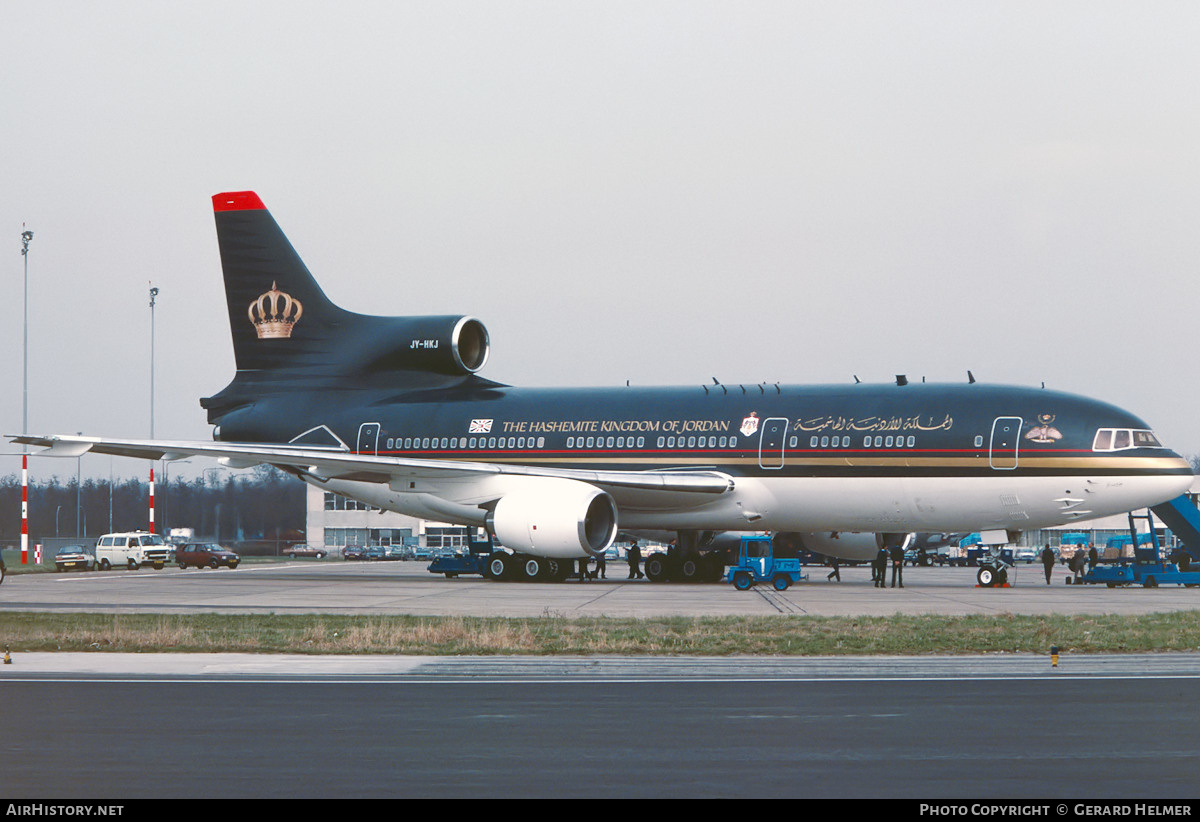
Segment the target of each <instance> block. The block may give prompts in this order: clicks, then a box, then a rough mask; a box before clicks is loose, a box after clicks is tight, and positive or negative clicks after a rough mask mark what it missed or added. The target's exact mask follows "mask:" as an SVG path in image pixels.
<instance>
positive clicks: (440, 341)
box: [348, 317, 490, 376]
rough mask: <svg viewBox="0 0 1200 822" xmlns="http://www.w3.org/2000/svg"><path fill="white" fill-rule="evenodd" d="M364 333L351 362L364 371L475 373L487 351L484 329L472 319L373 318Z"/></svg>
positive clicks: (352, 347)
mask: <svg viewBox="0 0 1200 822" xmlns="http://www.w3.org/2000/svg"><path fill="white" fill-rule="evenodd" d="M363 333H364V334H365V335H366V341H365V343H364V345H363V347H362V348H361V349H358V350H355V351H354V356H353V359H354V361H355V362H356V363H358V364H359V366H360V367H361V368H363V370H365V371H367V372H373V371H397V370H399V371H424V372H428V373H434V374H446V375H451V376H453V375H462V374H474V373H475V372H476V371H478V370H479V369H480V368H483V364H484V363H485V362H487V358H488V352H489V351H490V343H489V339H488V332H487V329H486V328H484V325H483V323H481V322H480V321H479V320H477V319H475V318H474V317H372V318H369V321H367V322H365V323H364V325H363ZM348 348H349V349H351V350H354V349H355V348H356V346H353V345H350V346H348Z"/></svg>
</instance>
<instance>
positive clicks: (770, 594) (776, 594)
mask: <svg viewBox="0 0 1200 822" xmlns="http://www.w3.org/2000/svg"><path fill="white" fill-rule="evenodd" d="M754 593H756V594H758V595H759V596H760V597H762V598H763V599H764V600H765V601H766V603H767V604H768V605H770V606H771V607H772V608H774V609H775V610H776V611H778V612H779V613H781V614H807V613H808V611H806V610H805V609H804V608H802V607H801V606H800V605H798V604H796V603H795V602H793V601H792V600H790V599H788V598H787V597H786V596H784V595H783V593H782V592H781V591H776V590H775V589H773V588H768V587H765V586H762V585H756V586H755V587H754Z"/></svg>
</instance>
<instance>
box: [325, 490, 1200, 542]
mask: <svg viewBox="0 0 1200 822" xmlns="http://www.w3.org/2000/svg"><path fill="white" fill-rule="evenodd" d="M531 481H532V482H536V479H531V478H528V477H486V478H477V479H454V480H447V481H444V482H438V483H424V484H422V485H421V487H419V488H410V489H406V490H401V491H397V490H395V489H393V488H390V487H389V486H387V485H381V484H373V483H365V482H353V481H346V480H326V481H322V482H317V484H318V485H320V487H322V488H324V489H326V490H330V491H334V492H336V493H339V494H343V495H345V496H348V497H353V498H355V499H358V500H362V501H364V502H367V503H369V504H371V505H374V506H376V507H378V508H382V509H385V510H390V511H398V512H400V513H403V514H407V515H409V516H414V517H420V518H424V519H431V520H435V521H439V522H450V523H458V524H463V525H476V526H482V525H483V524H484V522H485V518H486V511H485V510H484V509H483V508H481V507H480V506H481V505H484V504H486V503H487V502H488V501H490V500H495V499H497V498H499V497H500V496H503V495H504V494H505V493H509V492H511V491H512V490H515V489H516V488H517V487H519V486H522V485H525V484H527V483H529V482H531ZM1190 483H1191V477H1189V476H1180V475H1159V476H1145V475H1141V476H1134V475H1131V476H1112V475H1103V476H1093V477H1086V476H1071V477H1063V476H1057V477H1055V476H1048V477H1047V476H1043V477H1037V476H1016V475H1012V476H1004V475H999V476H987V477H853V478H851V477H831V478H807V477H779V478H771V477H765V478H759V477H739V478H735V480H734V487H733V490H731V491H729V492H727V493H724V494H720V495H716V496H710V495H703V494H672V495H669V496H668V495H665V494H663V495H654V494H647V493H644V492H643V493H638V494H633V493H622V492H620V491H614V493H613V496H614V499H615V501H616V503H617V510H618V517H619V525H620V527H621V528H622V529H626V530H631V531H636V530H661V531H688V530H695V531H797V532H850V533H907V532H938V531H950V532H953V531H981V530H993V529H1007V530H1010V531H1025V530H1036V529H1040V528H1049V527H1054V526H1060V525H1070V524H1072V523H1076V522H1083V521H1086V520H1089V519H1095V518H1098V517H1104V516H1110V515H1113V514H1121V513H1125V512H1127V511H1132V510H1138V509H1141V508H1146V507H1148V506H1151V505H1157V504H1159V503H1161V502H1163V501H1165V500H1168V499H1173V498H1174V497H1177V496H1179V495H1180V494H1182V493H1183V492H1184V491H1186V490H1187V488H1188V486H1189V485H1190ZM864 550H865V549H864ZM870 555H871V556H873V551H872V553H871V554H870ZM847 558H849V557H847ZM863 558H867V557H866V556H864V557H863Z"/></svg>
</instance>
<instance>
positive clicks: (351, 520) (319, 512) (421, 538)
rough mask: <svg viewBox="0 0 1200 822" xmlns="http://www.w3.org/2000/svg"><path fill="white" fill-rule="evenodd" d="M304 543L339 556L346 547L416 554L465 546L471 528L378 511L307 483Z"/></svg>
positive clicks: (451, 549)
mask: <svg viewBox="0 0 1200 822" xmlns="http://www.w3.org/2000/svg"><path fill="white" fill-rule="evenodd" d="M306 508H307V515H306V518H305V519H306V522H307V526H306V533H307V536H308V544H309V545H310V546H313V547H316V548H323V549H325V550H326V551H328V552H329V553H330V555H332V556H339V555H340V554H341V553H342V550H343V549H344V548H346V547H347V546H357V547H361V548H370V547H381V548H391V547H400V548H409V549H411V550H412V551H413V552H414V554H416V555H417V556H424V555H427V554H434V553H439V552H441V551H444V550H449V551H456V550H457V549H459V548H465V547H466V545H467V540H468V537H469V535H470V532H471V530H472V529H471V528H469V527H467V526H465V525H450V524H448V523H445V522H432V521H429V520H424V519H417V518H416V517H410V516H407V515H405V514H398V513H396V512H395V511H382V510H380V509H378V508H374V507H372V506H370V505H367V504H366V503H362V502H357V501H356V500H352V499H347V498H346V497H343V496H341V495H340V494H334V493H331V492H329V491H322V490H321V489H320V488H317V487H316V486H315V485H308V486H307V497H306Z"/></svg>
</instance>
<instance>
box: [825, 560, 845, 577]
mask: <svg viewBox="0 0 1200 822" xmlns="http://www.w3.org/2000/svg"><path fill="white" fill-rule="evenodd" d="M830 561H831V562H832V563H833V570H832V571H830V572H829V576H827V577H825V579H827V580H832V579H833V578H834V577H837V581H838V582H841V581H842V572H841V571H839V570H838V561H837V557H830Z"/></svg>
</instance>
